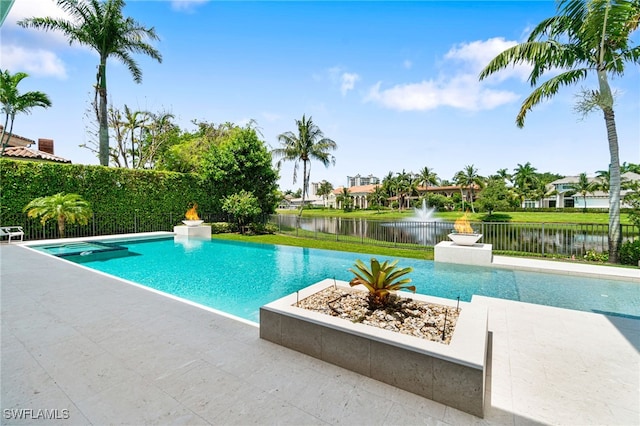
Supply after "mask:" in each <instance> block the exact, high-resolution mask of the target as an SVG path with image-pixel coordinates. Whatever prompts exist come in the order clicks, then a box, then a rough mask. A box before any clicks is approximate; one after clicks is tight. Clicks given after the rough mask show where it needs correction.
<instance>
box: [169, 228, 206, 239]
mask: <svg viewBox="0 0 640 426" xmlns="http://www.w3.org/2000/svg"><path fill="white" fill-rule="evenodd" d="M173 233H174V234H176V238H205V239H206V238H208V239H211V225H198V226H187V225H178V226H174V227H173Z"/></svg>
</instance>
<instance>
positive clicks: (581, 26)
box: [480, 0, 640, 263]
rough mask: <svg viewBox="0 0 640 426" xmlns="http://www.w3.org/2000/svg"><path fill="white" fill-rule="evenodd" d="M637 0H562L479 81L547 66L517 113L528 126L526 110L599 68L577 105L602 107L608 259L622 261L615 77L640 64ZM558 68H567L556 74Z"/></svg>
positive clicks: (534, 75) (532, 77) (534, 74)
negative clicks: (635, 38)
mask: <svg viewBox="0 0 640 426" xmlns="http://www.w3.org/2000/svg"><path fill="white" fill-rule="evenodd" d="M639 16H640V1H638V0H588V1H585V0H560V1H559V2H558V14H557V15H556V16H553V17H551V18H548V19H545V20H544V21H542V22H541V23H540V24H538V26H537V27H535V28H534V29H533V31H532V32H531V35H529V38H528V40H527V41H526V42H524V43H521V44H518V45H516V46H513V47H511V48H509V49H507V50H505V51H504V52H502V53H500V54H499V55H498V56H496V57H495V58H494V59H492V60H491V62H489V64H488V65H487V66H486V67H485V69H484V70H482V72H481V73H480V80H482V79H484V78H486V77H488V76H490V75H491V74H493V73H495V72H497V71H499V70H502V69H504V68H507V67H509V66H512V65H516V64H521V63H527V64H529V65H531V66H532V67H533V70H532V71H531V74H529V83H531V85H532V86H536V85H538V80H539V79H540V77H542V75H543V74H544V73H546V72H547V71H551V72H552V77H551V78H549V80H547V81H546V82H544V83H542V84H540V85H538V86H537V87H536V88H535V89H534V91H533V92H532V93H531V94H530V95H529V96H528V97H527V98H526V99H525V100H524V102H523V103H522V106H521V107H520V112H519V113H518V115H517V117H516V124H517V125H518V127H523V126H524V120H525V117H526V114H527V112H529V111H530V110H531V109H532V108H533V107H534V106H536V105H538V104H539V103H541V102H542V101H544V100H546V99H549V98H551V97H553V96H554V95H555V94H557V93H558V91H559V89H560V88H561V87H562V86H570V85H573V84H575V83H577V82H578V81H583V80H585V79H586V78H587V77H588V76H589V74H592V73H595V74H596V76H597V80H598V89H597V90H590V91H583V97H582V101H581V102H579V104H578V106H577V109H578V110H579V111H581V112H583V113H589V112H591V111H593V110H596V109H600V110H601V111H602V112H603V116H604V122H605V126H606V129H607V139H608V144H609V156H610V161H609V173H610V177H611V180H610V192H609V237H608V239H609V261H610V262H611V263H617V262H618V251H619V248H620V244H621V242H622V235H621V232H620V187H621V182H620V157H619V152H618V134H617V131H616V122H615V114H614V110H613V101H614V99H613V93H612V91H611V87H610V85H609V77H610V76H618V75H623V74H624V66H625V63H626V62H629V63H631V64H639V63H640V48H639V47H638V46H631V45H630V42H629V37H630V34H631V33H633V32H634V31H635V30H636V29H637V28H638V25H639V24H640V19H638V17H639ZM557 70H563V72H560V73H557Z"/></svg>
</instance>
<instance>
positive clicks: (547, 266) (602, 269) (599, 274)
mask: <svg viewBox="0 0 640 426" xmlns="http://www.w3.org/2000/svg"><path fill="white" fill-rule="evenodd" d="M175 235H176V234H175V233H174V232H168V231H156V232H141V233H131V234H115V235H100V236H95V237H74V238H63V239H48V240H33V241H23V242H19V243H17V244H14V245H20V246H26V247H30V246H33V245H43V244H53V243H56V242H58V243H59V242H60V241H67V242H76V241H105V240H115V241H117V240H119V239H123V240H124V239H131V238H135V239H155V238H162V237H170V236H175ZM319 250H326V249H319ZM45 254H46V253H45ZM486 267H488V268H499V269H515V270H520V271H530V272H547V273H554V274H559V275H574V276H584V277H591V278H600V279H612V280H621V281H631V282H638V283H640V268H633V267H629V268H623V267H618V266H613V265H611V266H609V265H591V264H583V263H573V262H567V261H557V260H545V259H532V258H525V257H515V256H514V257H512V256H498V255H494V256H493V261H492V263H491V264H490V265H486Z"/></svg>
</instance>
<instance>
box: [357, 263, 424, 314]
mask: <svg viewBox="0 0 640 426" xmlns="http://www.w3.org/2000/svg"><path fill="white" fill-rule="evenodd" d="M397 264H398V261H397V260H395V261H393V262H391V263H389V261H384V262H383V263H382V264H380V262H378V260H377V259H375V258H371V269H369V268H368V267H367V265H365V264H364V262H362V261H361V260H360V259H358V260H356V264H355V265H354V266H355V267H356V268H357V270H355V269H353V268H351V269H349V271H350V272H353V274H354V275H355V277H354V278H353V279H352V280H351V282H349V284H350V285H351V286H352V287H353V286H356V285H358V284H362V285H363V286H365V287H366V288H367V290H369V306H370V307H371V308H372V309H378V308H381V307H385V306H387V305H388V304H389V302H390V298H389V296H390V295H391V292H393V291H397V290H411V291H413V292H414V293H415V291H416V287H415V286H413V285H410V286H409V285H406V284H408V283H410V282H411V278H402V279H400V278H401V277H403V276H405V275H407V274H408V273H410V272H412V271H413V268H411V267H408V268H402V269H397V267H396V265H397Z"/></svg>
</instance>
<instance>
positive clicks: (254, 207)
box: [222, 190, 262, 234]
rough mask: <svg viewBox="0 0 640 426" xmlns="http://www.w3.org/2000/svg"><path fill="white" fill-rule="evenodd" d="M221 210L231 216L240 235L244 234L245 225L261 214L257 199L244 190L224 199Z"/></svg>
mask: <svg viewBox="0 0 640 426" xmlns="http://www.w3.org/2000/svg"><path fill="white" fill-rule="evenodd" d="M222 210H223V211H225V212H227V213H229V214H230V215H232V216H233V218H234V219H235V220H236V224H237V225H238V230H239V231H240V233H241V234H244V227H245V225H246V224H247V223H250V222H253V221H254V220H255V219H256V217H258V215H259V214H260V213H262V209H260V205H259V204H258V199H257V198H256V197H255V196H254V195H253V193H251V192H249V191H245V190H242V191H240V192H238V193H235V194H231V195H229V196H228V197H225V199H224V201H223V202H222Z"/></svg>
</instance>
